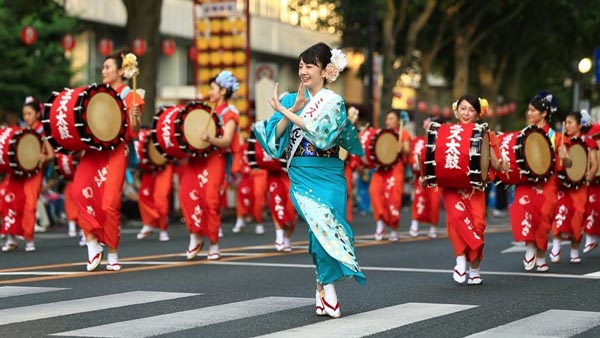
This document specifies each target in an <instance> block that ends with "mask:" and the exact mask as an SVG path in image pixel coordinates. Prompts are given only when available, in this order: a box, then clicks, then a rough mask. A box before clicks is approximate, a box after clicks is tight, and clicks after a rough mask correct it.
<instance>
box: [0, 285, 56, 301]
mask: <svg viewBox="0 0 600 338" xmlns="http://www.w3.org/2000/svg"><path fill="white" fill-rule="evenodd" d="M60 290H68V289H66V288H44V287H35V286H0V298H5V297H14V296H23V295H31V294H36V293H43V292H51V291H60Z"/></svg>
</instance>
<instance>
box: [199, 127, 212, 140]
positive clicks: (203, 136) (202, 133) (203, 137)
mask: <svg viewBox="0 0 600 338" xmlns="http://www.w3.org/2000/svg"><path fill="white" fill-rule="evenodd" d="M199 136H200V139H201V140H202V141H205V142H208V143H210V140H209V139H210V135H208V132H207V131H206V130H200V134H199Z"/></svg>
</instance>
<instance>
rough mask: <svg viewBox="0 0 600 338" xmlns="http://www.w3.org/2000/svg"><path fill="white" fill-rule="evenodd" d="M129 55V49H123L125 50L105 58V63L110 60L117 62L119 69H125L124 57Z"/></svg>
mask: <svg viewBox="0 0 600 338" xmlns="http://www.w3.org/2000/svg"><path fill="white" fill-rule="evenodd" d="M129 53H131V52H130V51H129V49H127V48H123V49H120V50H118V51H116V52H114V53H112V54H109V55H107V56H106V57H105V58H104V61H106V60H108V59H113V60H115V64H116V65H117V69H121V68H123V56H125V55H127V54H129ZM122 78H123V79H125V75H123V76H122Z"/></svg>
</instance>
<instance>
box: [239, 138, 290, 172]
mask: <svg viewBox="0 0 600 338" xmlns="http://www.w3.org/2000/svg"><path fill="white" fill-rule="evenodd" d="M246 157H247V158H248V165H249V166H250V168H252V169H265V170H267V171H269V172H271V173H282V172H284V171H285V169H286V167H287V161H286V160H285V159H278V158H272V157H271V156H269V154H267V153H266V152H265V151H264V150H263V148H262V146H261V145H260V142H258V141H257V140H256V136H254V133H252V134H250V137H249V138H248V150H247V152H246Z"/></svg>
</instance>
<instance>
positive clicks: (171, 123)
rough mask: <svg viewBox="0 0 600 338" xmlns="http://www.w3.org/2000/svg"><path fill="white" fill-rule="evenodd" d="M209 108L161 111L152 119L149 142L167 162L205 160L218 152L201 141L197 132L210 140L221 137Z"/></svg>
mask: <svg viewBox="0 0 600 338" xmlns="http://www.w3.org/2000/svg"><path fill="white" fill-rule="evenodd" d="M211 110H212V109H211V107H210V106H208V105H207V104H205V103H202V102H189V103H188V104H185V105H174V106H168V107H163V108H161V109H160V110H159V112H158V113H157V114H156V115H155V116H154V122H153V125H152V134H151V137H152V142H153V143H154V146H155V147H156V149H157V151H158V152H159V153H160V154H161V155H162V156H164V157H165V158H167V159H181V158H185V157H197V156H199V157H206V156H208V155H210V154H211V153H213V152H214V151H215V150H217V149H218V148H217V147H216V146H213V145H211V144H210V143H208V142H206V141H204V140H202V139H200V131H202V130H205V131H206V132H207V133H208V134H209V135H210V136H213V137H214V136H218V135H221V134H222V133H223V131H222V127H221V123H220V122H219V118H218V117H217V115H216V114H213V113H211Z"/></svg>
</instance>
